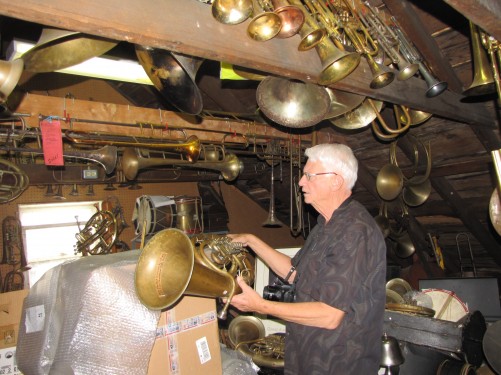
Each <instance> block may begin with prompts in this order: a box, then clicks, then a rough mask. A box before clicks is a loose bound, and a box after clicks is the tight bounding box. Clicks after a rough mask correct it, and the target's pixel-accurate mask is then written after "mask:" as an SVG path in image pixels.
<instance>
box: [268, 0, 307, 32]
mask: <svg viewBox="0 0 501 375" xmlns="http://www.w3.org/2000/svg"><path fill="white" fill-rule="evenodd" d="M271 3H272V4H273V9H274V10H273V11H274V12H275V13H276V14H277V15H278V16H279V17H280V20H281V23H282V27H281V28H280V31H279V32H278V34H277V38H290V37H291V36H293V35H296V34H297V33H298V31H299V30H300V29H301V27H302V26H303V23H304V13H303V11H302V10H301V9H299V8H298V7H297V6H294V5H291V4H289V2H288V1H287V0H271Z"/></svg>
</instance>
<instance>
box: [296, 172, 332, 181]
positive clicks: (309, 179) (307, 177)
mask: <svg viewBox="0 0 501 375" xmlns="http://www.w3.org/2000/svg"><path fill="white" fill-rule="evenodd" d="M326 174H335V175H336V176H337V175H338V174H337V173H336V172H319V173H308V172H303V176H305V177H306V179H307V180H308V181H311V178H312V177H315V176H322V175H326Z"/></svg>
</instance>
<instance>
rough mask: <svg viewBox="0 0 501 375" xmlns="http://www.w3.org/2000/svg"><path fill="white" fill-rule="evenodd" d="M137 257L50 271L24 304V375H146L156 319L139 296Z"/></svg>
mask: <svg viewBox="0 0 501 375" xmlns="http://www.w3.org/2000/svg"><path fill="white" fill-rule="evenodd" d="M138 257H139V251H138V250H133V251H127V252H123V253H117V254H108V255H97V256H87V257H83V258H80V259H78V260H74V261H68V262H66V263H63V264H61V265H59V266H57V267H55V268H53V269H51V270H49V271H48V272H47V273H46V274H45V275H44V276H43V277H42V278H41V279H40V280H39V281H38V282H37V283H36V284H35V285H34V286H33V287H32V288H31V289H30V292H29V294H28V296H27V297H26V299H25V301H24V306H23V314H22V316H21V324H20V327H19V338H18V345H17V351H16V356H17V363H18V367H19V370H20V371H21V372H22V373H24V374H51V375H53V374H54V375H59V374H61V375H62V374H64V375H69V374H75V375H76V374H82V375H88V374H110V375H117V374H138V375H140V374H146V373H147V370H148V361H149V358H150V353H151V349H152V347H153V344H154V342H155V334H156V328H157V323H158V319H159V317H160V311H153V310H149V309H147V308H146V307H145V306H144V305H142V304H141V303H140V301H139V299H138V298H137V296H136V292H135V289H134V271H135V267H136V263H137V259H138Z"/></svg>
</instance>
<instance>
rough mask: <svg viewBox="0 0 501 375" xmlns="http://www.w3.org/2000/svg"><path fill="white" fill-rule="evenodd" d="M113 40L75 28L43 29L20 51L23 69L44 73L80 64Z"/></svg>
mask: <svg viewBox="0 0 501 375" xmlns="http://www.w3.org/2000/svg"><path fill="white" fill-rule="evenodd" d="M116 45H117V42H115V41H112V40H109V39H104V38H99V37H96V36H93V35H85V34H82V33H80V32H76V31H68V30H60V29H51V28H46V29H43V30H42V34H41V35H40V39H39V40H38V42H37V44H36V45H35V46H34V47H33V48H31V49H30V50H28V51H27V52H26V53H24V54H23V55H22V56H21V59H23V61H24V69H25V70H27V71H29V72H35V73H47V72H55V71H56V70H60V69H64V68H68V67H70V66H73V65H77V64H80V63H82V62H84V61H86V60H88V59H90V58H92V57H97V56H101V55H102V54H104V53H106V52H108V51H109V50H111V49H112V48H113V47H115V46H116Z"/></svg>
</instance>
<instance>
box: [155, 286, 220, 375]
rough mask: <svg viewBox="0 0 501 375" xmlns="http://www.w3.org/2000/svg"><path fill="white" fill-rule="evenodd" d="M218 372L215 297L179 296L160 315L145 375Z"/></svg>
mask: <svg viewBox="0 0 501 375" xmlns="http://www.w3.org/2000/svg"><path fill="white" fill-rule="evenodd" d="M222 372H223V370H222V363H221V348H220V346H219V332H218V321H217V312H216V301H215V299H211V298H201V297H192V296H183V298H182V299H181V300H180V301H179V303H178V304H176V305H175V306H174V307H173V308H172V309H169V310H167V311H163V312H162V314H161V315H160V319H159V322H158V328H157V338H156V340H155V344H154V345H153V349H152V351H151V357H150V362H149V367H148V375H159V374H172V375H193V374H205V375H220V374H222Z"/></svg>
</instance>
